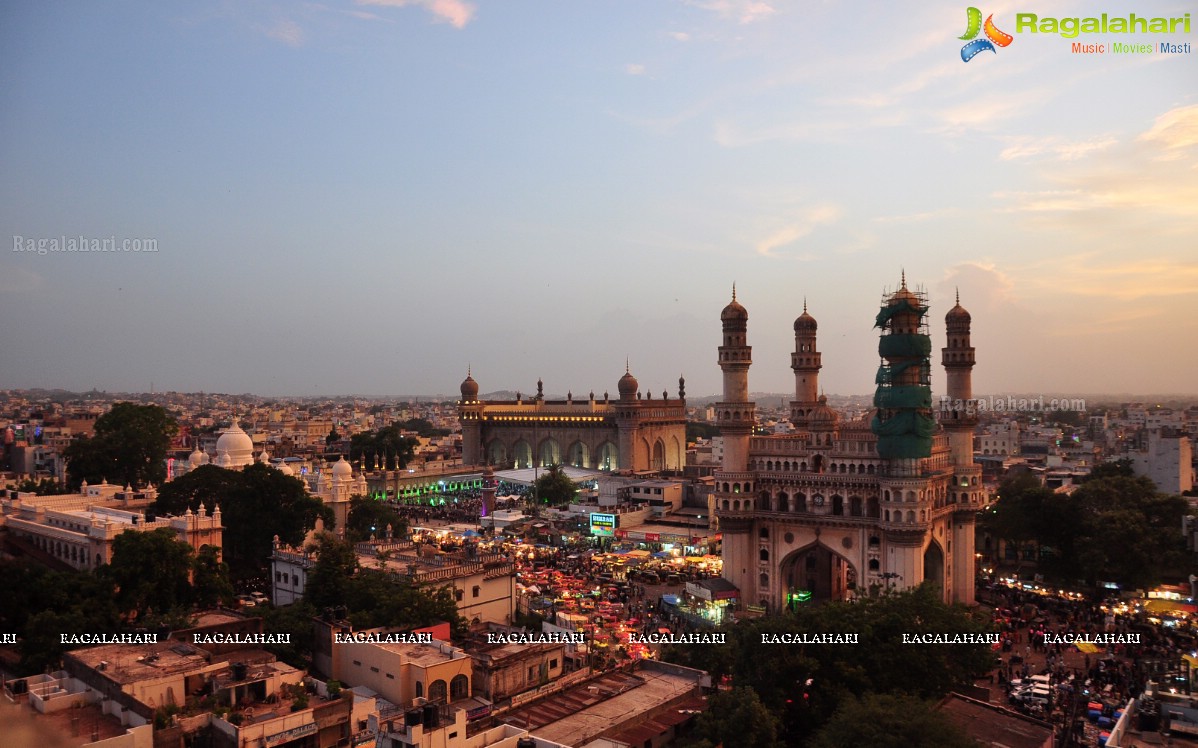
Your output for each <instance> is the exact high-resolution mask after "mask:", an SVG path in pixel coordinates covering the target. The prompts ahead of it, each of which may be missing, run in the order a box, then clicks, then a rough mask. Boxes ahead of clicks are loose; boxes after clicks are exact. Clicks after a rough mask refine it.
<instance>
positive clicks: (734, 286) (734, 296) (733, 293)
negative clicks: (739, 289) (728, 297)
mask: <svg viewBox="0 0 1198 748" xmlns="http://www.w3.org/2000/svg"><path fill="white" fill-rule="evenodd" d="M732 300H733V301H736V281H732Z"/></svg>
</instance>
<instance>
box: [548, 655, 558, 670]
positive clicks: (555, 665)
mask: <svg viewBox="0 0 1198 748" xmlns="http://www.w3.org/2000/svg"><path fill="white" fill-rule="evenodd" d="M549 667H550V669H552V668H555V667H557V658H556V657H555V658H553V659H552V660H550V661H549Z"/></svg>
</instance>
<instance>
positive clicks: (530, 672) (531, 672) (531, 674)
mask: <svg viewBox="0 0 1198 748" xmlns="http://www.w3.org/2000/svg"><path fill="white" fill-rule="evenodd" d="M535 677H537V668H536V666H535V665H533V666H532V667H529V668H528V679H529V680H532V679H533V678H535Z"/></svg>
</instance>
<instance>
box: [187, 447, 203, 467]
mask: <svg viewBox="0 0 1198 748" xmlns="http://www.w3.org/2000/svg"><path fill="white" fill-rule="evenodd" d="M187 464H189V465H191V467H193V468H198V467H199V466H200V465H207V464H208V455H206V454H204V452H203V451H202V450H201V449H200V448H199V446H198V445H197V446H196V448H195V451H194V452H192V453H191V455H190V456H189V457H188V458H187Z"/></svg>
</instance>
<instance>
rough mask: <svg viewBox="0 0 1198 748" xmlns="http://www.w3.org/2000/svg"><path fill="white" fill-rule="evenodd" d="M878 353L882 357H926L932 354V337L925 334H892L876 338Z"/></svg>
mask: <svg viewBox="0 0 1198 748" xmlns="http://www.w3.org/2000/svg"><path fill="white" fill-rule="evenodd" d="M878 353H879V354H881V356H882V357H883V358H891V357H897V356H910V357H911V358H917V357H920V358H922V357H927V356H930V355H931V354H932V339H931V338H929V337H928V336H927V335H919V334H914V333H913V334H894V335H883V336H882V337H880V338H878Z"/></svg>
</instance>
